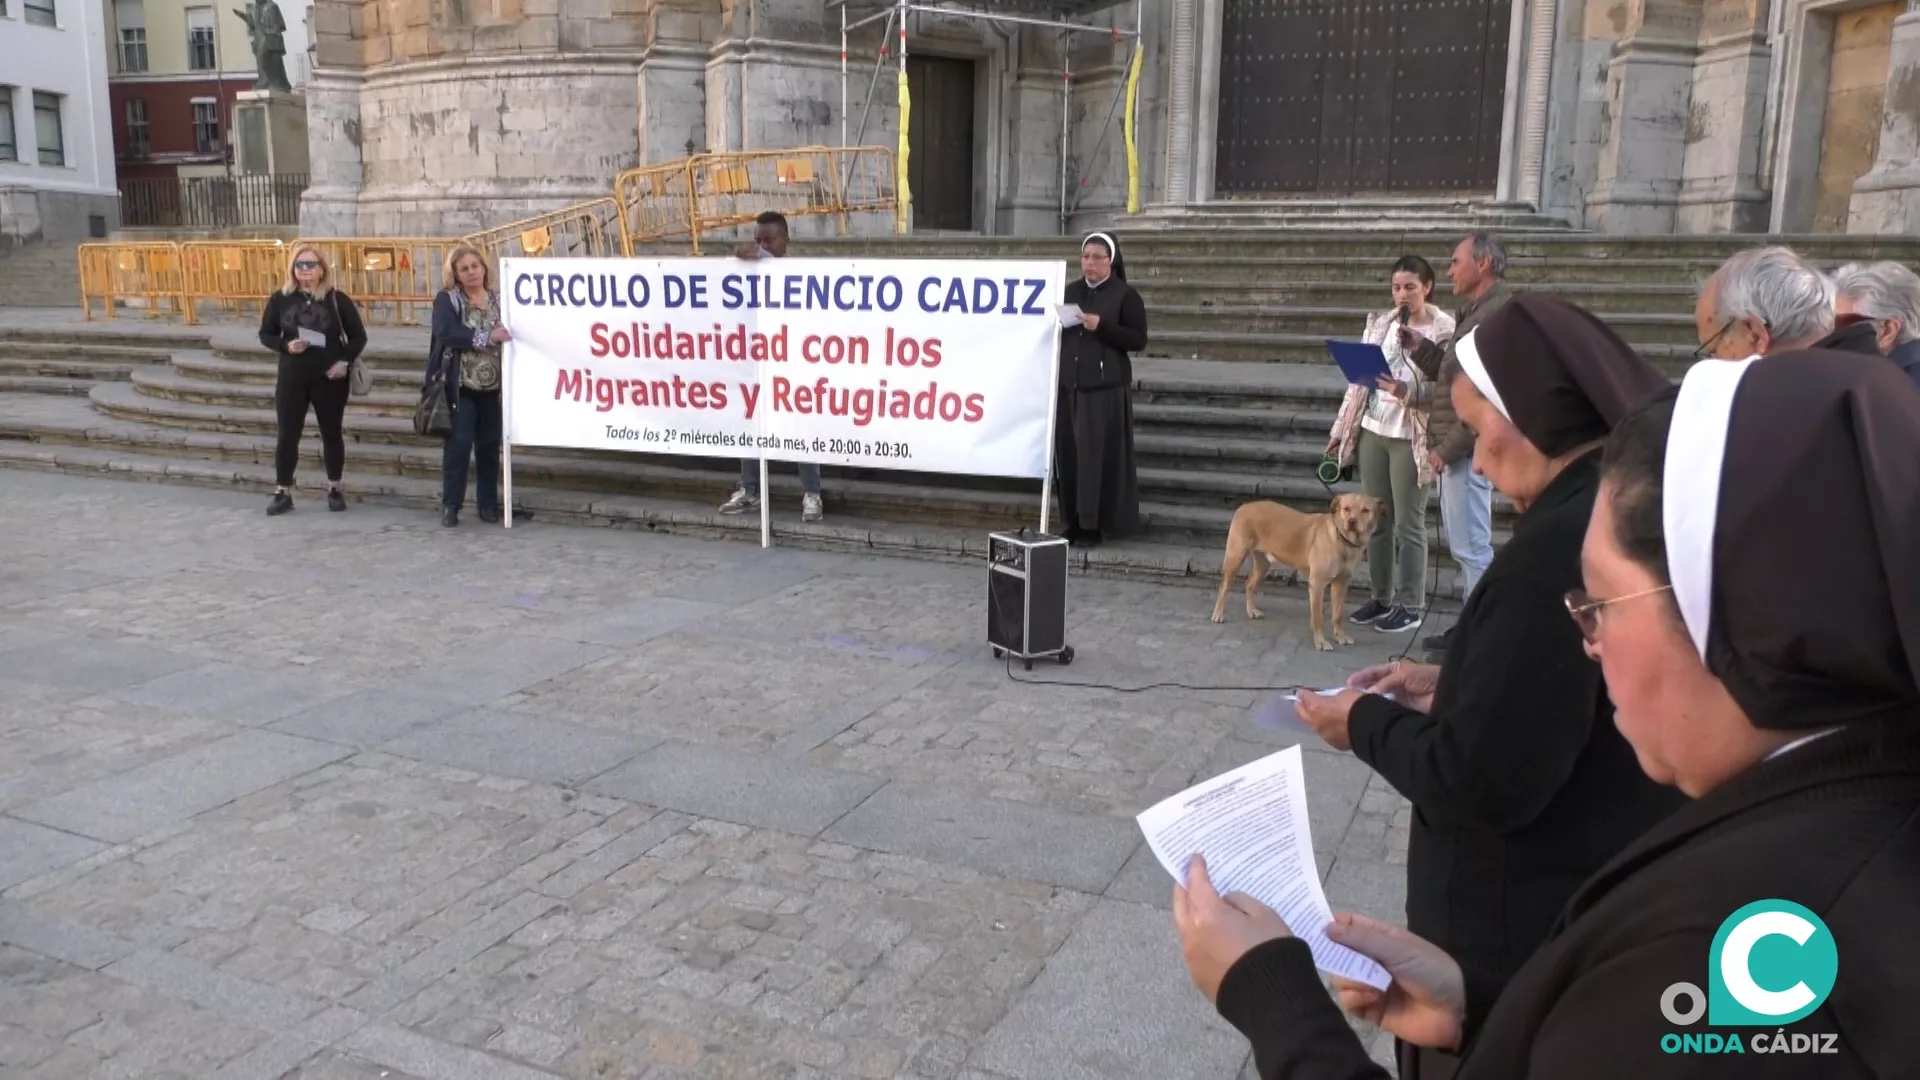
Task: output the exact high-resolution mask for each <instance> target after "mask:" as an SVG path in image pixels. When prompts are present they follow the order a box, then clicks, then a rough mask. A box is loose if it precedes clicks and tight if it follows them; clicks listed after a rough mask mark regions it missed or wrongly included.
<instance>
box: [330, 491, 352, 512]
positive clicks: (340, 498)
mask: <svg viewBox="0 0 1920 1080" xmlns="http://www.w3.org/2000/svg"><path fill="white" fill-rule="evenodd" d="M346 508H347V497H346V496H345V495H342V494H340V489H339V488H328V489H327V509H329V510H331V511H333V512H334V513H336V514H337V513H339V512H340V511H342V510H345V509H346Z"/></svg>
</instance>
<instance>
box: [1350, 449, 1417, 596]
mask: <svg viewBox="0 0 1920 1080" xmlns="http://www.w3.org/2000/svg"><path fill="white" fill-rule="evenodd" d="M1357 456H1358V457H1359V461H1360V489H1361V490H1362V491H1365V492H1366V493H1367V494H1368V495H1371V496H1373V497H1374V498H1376V499H1385V500H1386V502H1387V507H1388V515H1389V516H1388V517H1386V518H1383V519H1382V520H1381V521H1380V522H1379V524H1377V525H1375V526H1374V529H1373V540H1372V541H1371V542H1369V543H1368V545H1367V573H1368V575H1370V576H1371V577H1372V578H1373V595H1374V598H1375V599H1377V600H1379V601H1380V602H1381V603H1383V604H1386V605H1387V606H1388V607H1392V606H1393V605H1395V604H1404V605H1406V606H1407V607H1410V608H1418V607H1420V606H1421V605H1422V604H1423V603H1425V602H1426V595H1427V489H1426V488H1424V487H1421V486H1420V471H1419V468H1418V467H1417V466H1416V465H1415V464H1414V461H1413V443H1412V442H1411V441H1410V440H1407V439H1388V438H1383V437H1381V436H1379V435H1375V434H1374V433H1373V432H1371V431H1368V430H1367V429H1365V428H1361V429H1360V446H1359V451H1358V455H1357ZM1389 583H1390V584H1391V588H1389Z"/></svg>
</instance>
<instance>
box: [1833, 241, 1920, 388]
mask: <svg viewBox="0 0 1920 1080" xmlns="http://www.w3.org/2000/svg"><path fill="white" fill-rule="evenodd" d="M1833 313H1834V320H1833V321H1834V325H1835V326H1869V327H1872V328H1873V343H1874V346H1875V347H1876V348H1877V349H1879V351H1880V353H1881V354H1882V355H1884V356H1885V357H1886V358H1887V359H1889V360H1892V361H1893V363H1894V366H1895V367H1898V368H1899V369H1900V370H1902V371H1904V372H1906V373H1907V378H1909V379H1912V380H1913V381H1914V384H1915V385H1916V386H1920V275H1916V274H1915V273H1914V272H1913V271H1911V270H1909V269H1907V268H1906V267H1904V266H1901V265H1900V264H1899V263H1895V262H1878V263H1873V264H1872V265H1861V264H1859V263H1853V264H1851V265H1848V266H1843V267H1841V268H1840V269H1839V271H1838V272H1836V273H1835V274H1834V298H1833Z"/></svg>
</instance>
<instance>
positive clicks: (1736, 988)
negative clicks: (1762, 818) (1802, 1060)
mask: <svg viewBox="0 0 1920 1080" xmlns="http://www.w3.org/2000/svg"><path fill="white" fill-rule="evenodd" d="M1839 973H1840V952H1839V949H1838V948H1836V947H1835V945H1834V942H1833V932H1832V931H1830V930H1828V929H1827V924H1826V923H1824V922H1822V921H1821V920H1820V916H1818V915H1815V914H1814V913H1813V912H1811V911H1809V910H1807V909H1806V908H1804V907H1801V906H1800V905H1799V904H1796V903H1793V902H1792V901H1790V900H1756V901H1754V902H1753V903H1751V904H1748V905H1747V906H1746V907H1743V908H1741V909H1740V910H1738V911H1736V912H1734V913H1733V914H1732V915H1729V916H1727V921H1726V922H1723V923H1721V924H1720V932H1719V933H1717V934H1715V935H1714V937H1713V948H1711V949H1709V950H1708V951H1707V989H1706V992H1705V993H1702V992H1701V990H1700V988H1699V987H1697V986H1695V985H1693V984H1692V983H1684V982H1678V983H1674V984H1673V985H1672V986H1669V987H1667V989H1666V992H1665V993H1663V994H1661V995H1660V1012H1661V1015H1663V1016H1665V1017H1666V1018H1667V1021H1668V1022H1669V1023H1672V1024H1675V1025H1677V1026H1679V1027H1691V1026H1692V1025H1694V1024H1697V1023H1699V1021H1700V1018H1701V1017H1702V1016H1703V1015H1704V1016H1705V1017H1706V1020H1707V1026H1708V1027H1710V1028H1712V1027H1748V1028H1751V1027H1770V1028H1773V1029H1774V1030H1773V1031H1753V1032H1749V1033H1747V1036H1746V1038H1745V1039H1742V1037H1741V1033H1740V1032H1737V1031H1734V1032H1725V1033H1723V1032H1718V1031H1706V1032H1691V1031H1689V1032H1685V1033H1681V1032H1668V1033H1667V1034H1665V1035H1662V1036H1660V1049H1662V1050H1664V1051H1666V1052H1667V1053H1669V1054H1837V1053H1839V1049H1838V1048H1837V1047H1836V1046H1835V1043H1837V1042H1838V1041H1839V1036H1837V1035H1833V1034H1827V1033H1812V1034H1809V1033H1807V1032H1789V1031H1787V1030H1786V1029H1785V1025H1787V1024H1791V1023H1793V1022H1795V1021H1797V1020H1801V1019H1804V1018H1805V1017H1807V1016H1808V1015H1810V1014H1811V1013H1812V1012H1813V1011H1814V1010H1815V1009H1817V1008H1819V1007H1820V1003H1821V1002H1823V1001H1825V1000H1827V995H1828V994H1831V993H1833V983H1834V980H1835V978H1836V977H1838V975H1839Z"/></svg>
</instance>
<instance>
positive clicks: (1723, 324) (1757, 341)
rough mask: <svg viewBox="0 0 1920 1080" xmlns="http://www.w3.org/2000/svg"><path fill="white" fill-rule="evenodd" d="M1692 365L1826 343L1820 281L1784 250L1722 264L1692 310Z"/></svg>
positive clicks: (1755, 252) (1746, 254)
mask: <svg viewBox="0 0 1920 1080" xmlns="http://www.w3.org/2000/svg"><path fill="white" fill-rule="evenodd" d="M1693 326H1694V330H1695V332H1696V333H1698V334H1699V337H1700V348H1699V349H1697V350H1695V351H1694V354H1693V356H1694V359H1696V360H1704V359H1708V358H1713V359H1717V360H1745V359H1748V358H1749V357H1754V356H1766V355H1768V354H1770V353H1777V352H1787V351H1789V350H1792V349H1810V348H1836V347H1837V348H1845V347H1847V346H1846V345H1844V344H1841V343H1837V342H1831V341H1829V340H1827V339H1828V336H1829V335H1830V334H1832V333H1833V289H1832V283H1831V282H1829V281H1828V280H1827V278H1826V275H1824V274H1822V273H1821V272H1820V271H1818V270H1816V269H1814V268H1813V266H1812V265H1810V264H1809V263H1808V262H1807V261H1806V260H1805V259H1802V258H1801V257H1800V256H1799V255H1798V254H1795V253H1794V252H1793V251H1792V250H1791V249H1789V248H1784V247H1765V248H1752V249H1749V250H1747V251H1742V252H1740V253H1739V254H1737V255H1735V256H1734V257H1733V258H1731V259H1728V260H1727V261H1726V262H1725V263H1722V264H1721V266H1720V269H1718V270H1716V271H1714V274H1713V276H1712V277H1711V278H1708V279H1707V284H1706V286H1705V287H1704V288H1702V289H1701V290H1700V299H1699V300H1698V301H1697V302H1696V303H1695V304H1694V307H1693Z"/></svg>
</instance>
